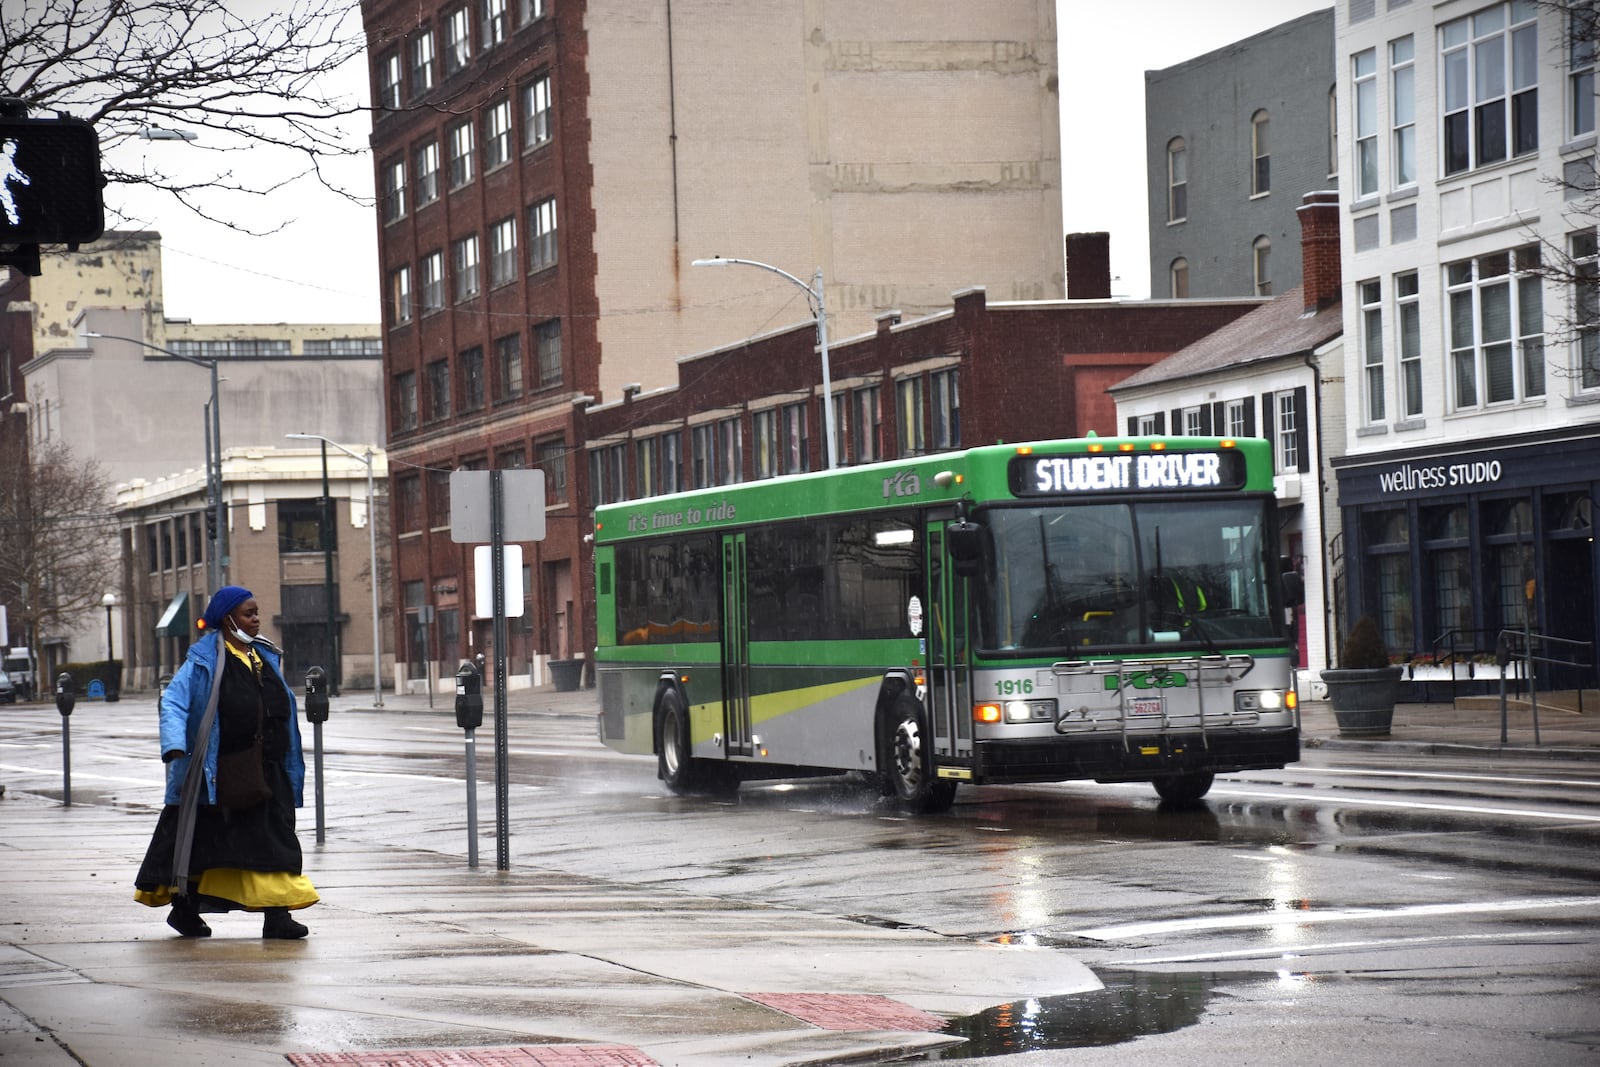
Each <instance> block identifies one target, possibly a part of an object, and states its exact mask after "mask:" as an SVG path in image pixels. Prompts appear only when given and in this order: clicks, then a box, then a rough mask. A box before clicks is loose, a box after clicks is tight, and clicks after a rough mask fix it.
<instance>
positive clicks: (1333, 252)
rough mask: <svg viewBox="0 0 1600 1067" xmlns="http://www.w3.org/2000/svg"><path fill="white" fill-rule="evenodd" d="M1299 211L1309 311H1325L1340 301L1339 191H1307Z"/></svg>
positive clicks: (1297, 210)
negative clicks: (1324, 309)
mask: <svg viewBox="0 0 1600 1067" xmlns="http://www.w3.org/2000/svg"><path fill="white" fill-rule="evenodd" d="M1295 213H1296V214H1298V215H1299V216H1300V276H1301V286H1302V288H1303V289H1304V291H1305V297H1306V311H1307V312H1308V313H1309V312H1315V311H1321V310H1322V309H1323V308H1326V307H1332V306H1333V305H1334V304H1337V303H1338V302H1339V294H1340V287H1339V194H1338V193H1337V192H1329V191H1323V192H1316V193H1307V194H1306V195H1305V197H1304V199H1303V200H1302V201H1301V204H1300V206H1299V207H1298V208H1296V209H1295Z"/></svg>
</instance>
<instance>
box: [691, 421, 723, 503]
mask: <svg viewBox="0 0 1600 1067" xmlns="http://www.w3.org/2000/svg"><path fill="white" fill-rule="evenodd" d="M716 484H717V428H716V426H715V425H713V424H712V423H709V422H703V423H701V424H700V425H699V426H694V427H691V428H690V429H689V488H691V489H706V488H709V487H711V486H713V485H716Z"/></svg>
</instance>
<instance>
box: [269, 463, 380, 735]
mask: <svg viewBox="0 0 1600 1067" xmlns="http://www.w3.org/2000/svg"><path fill="white" fill-rule="evenodd" d="M284 436H285V437H288V438H292V439H293V440H296V441H321V442H322V446H323V448H322V472H323V473H322V476H323V489H322V492H323V495H324V496H326V495H327V493H328V489H327V476H328V473H327V472H328V446H329V445H332V446H333V447H334V448H337V449H338V450H339V451H340V452H343V453H344V454H345V455H347V456H349V457H350V458H351V459H358V460H360V461H361V462H362V463H365V464H366V465H367V553H368V557H369V559H368V563H367V568H368V570H369V571H370V577H371V579H372V706H373V707H375V708H381V707H383V672H382V667H383V642H382V638H381V634H382V630H381V626H382V624H381V622H380V620H379V616H378V499H377V497H376V496H375V495H374V494H373V486H372V449H370V448H369V449H367V454H366V455H365V456H363V455H361V454H360V453H357V452H352V451H351V450H350V449H348V448H346V447H344V445H341V444H340V443H339V442H337V441H330V440H329V439H328V438H326V437H323V436H322V435H321V434H314V433H291V434H285V435H284Z"/></svg>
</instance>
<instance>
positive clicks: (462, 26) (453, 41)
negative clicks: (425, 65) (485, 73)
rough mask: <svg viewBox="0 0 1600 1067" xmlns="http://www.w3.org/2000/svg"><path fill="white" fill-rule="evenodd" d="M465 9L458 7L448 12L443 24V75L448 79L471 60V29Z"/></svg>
mask: <svg viewBox="0 0 1600 1067" xmlns="http://www.w3.org/2000/svg"><path fill="white" fill-rule="evenodd" d="M468 17H469V16H468V15H467V9H466V7H465V6H462V7H458V8H456V9H455V10H454V11H452V12H450V15H449V17H448V18H447V19H446V20H445V24H444V73H445V77H449V76H450V75H452V74H454V73H455V72H456V71H458V70H460V69H462V68H463V67H465V66H466V65H467V63H468V62H469V61H470V60H471V59H472V27H471V25H470V24H469V23H468Z"/></svg>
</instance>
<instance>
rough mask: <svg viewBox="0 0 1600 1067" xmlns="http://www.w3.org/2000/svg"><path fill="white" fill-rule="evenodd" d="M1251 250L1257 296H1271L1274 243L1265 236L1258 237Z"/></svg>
mask: <svg viewBox="0 0 1600 1067" xmlns="http://www.w3.org/2000/svg"><path fill="white" fill-rule="evenodd" d="M1250 248H1251V251H1252V253H1253V255H1252V257H1251V258H1252V260H1253V261H1254V263H1255V274H1256V278H1255V281H1256V295H1257V296H1271V295H1272V271H1271V260H1272V241H1271V240H1270V239H1268V238H1267V236H1266V235H1265V234H1263V235H1262V236H1260V237H1257V238H1256V239H1255V241H1254V243H1253V244H1251V246H1250Z"/></svg>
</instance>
